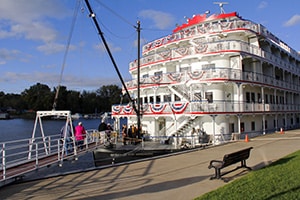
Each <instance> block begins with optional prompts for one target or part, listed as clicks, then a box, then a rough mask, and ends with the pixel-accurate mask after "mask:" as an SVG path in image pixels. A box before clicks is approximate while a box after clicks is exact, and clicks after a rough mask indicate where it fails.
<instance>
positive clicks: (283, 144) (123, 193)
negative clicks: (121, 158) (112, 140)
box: [0, 130, 300, 200]
mask: <svg viewBox="0 0 300 200" xmlns="http://www.w3.org/2000/svg"><path fill="white" fill-rule="evenodd" d="M299 142H300V130H293V131H286V132H285V134H280V133H273V134H267V135H263V136H260V137H256V138H250V139H249V141H247V142H245V141H244V140H240V141H234V142H229V143H226V144H224V145H218V146H211V147H207V148H204V149H194V150H191V151H185V152H184V153H178V154H176V155H168V156H161V157H157V158H151V159H147V160H143V161H136V162H132V163H125V164H116V165H114V166H112V167H94V168H93V167H91V168H89V169H86V170H84V169H81V170H79V171H73V172H72V173H65V174H63V175H57V176H53V177H48V178H41V179H38V180H31V181H24V182H20V183H18V184H12V185H8V186H5V187H3V188H0V196H1V198H2V199H29V198H30V199H33V200H34V199H45V200H51V199H102V200H105V199H119V200H127V199H128V200H129V199H130V200H137V199H147V200H151V199H153V200H154V199H155V200H156V199H180V200H185V199H186V200H191V199H194V198H196V197H198V196H201V195H202V194H205V193H207V192H210V191H212V190H215V189H217V188H219V187H221V186H223V185H225V184H228V183H230V182H232V181H234V180H236V179H238V178H239V177H241V176H244V175H245V174H247V173H249V172H248V171H247V170H244V169H241V170H237V171H235V172H232V173H229V174H227V175H225V176H224V177H223V178H225V179H226V180H227V181H226V182H225V181H222V180H210V177H211V176H212V175H213V174H214V171H213V170H212V169H208V164H209V161H210V160H212V159H221V158H222V157H223V155H224V154H226V153H231V152H234V151H236V150H238V149H243V148H246V147H250V146H251V147H253V150H252V151H251V155H250V158H249V159H248V160H247V165H248V166H249V167H251V168H252V169H253V170H259V169H260V168H262V167H264V166H267V165H269V164H271V163H273V162H274V161H276V160H278V159H280V158H282V157H284V156H286V155H288V154H290V153H293V152H295V151H297V150H299V149H300V146H299ZM233 167H234V166H233Z"/></svg>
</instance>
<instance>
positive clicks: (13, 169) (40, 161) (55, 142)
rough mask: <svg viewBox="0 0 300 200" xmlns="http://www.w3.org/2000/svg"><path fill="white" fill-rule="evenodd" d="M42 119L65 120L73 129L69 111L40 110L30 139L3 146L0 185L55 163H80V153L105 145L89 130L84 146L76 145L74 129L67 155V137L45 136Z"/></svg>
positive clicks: (98, 136) (11, 142) (3, 144)
mask: <svg viewBox="0 0 300 200" xmlns="http://www.w3.org/2000/svg"><path fill="white" fill-rule="evenodd" d="M43 117H60V118H65V120H66V123H65V126H68V125H70V126H71V127H72V126H73V125H72V118H71V112H70V111H55V110H52V111H37V116H36V119H35V123H34V128H33V132H32V137H31V138H30V139H21V140H14V141H8V142H3V143H0V145H1V147H0V148H1V149H0V158H1V161H2V162H1V163H0V186H1V185H4V184H7V183H10V182H12V181H15V180H16V179H18V178H21V177H22V176H23V175H24V174H25V173H28V172H30V171H34V170H37V169H39V168H42V167H45V166H50V165H52V164H58V165H59V166H62V165H63V161H64V160H65V159H74V160H77V159H78V157H79V155H80V154H83V153H85V152H87V151H93V150H95V149H97V148H99V147H101V146H103V145H104V144H103V140H101V139H100V133H99V132H98V131H97V130H86V132H87V133H86V137H85V142H84V144H83V146H81V147H80V146H76V143H75V137H74V131H73V127H72V128H71V129H72V130H71V131H72V137H71V141H72V144H73V145H72V146H73V151H72V152H68V154H67V152H65V149H64V148H63V147H64V144H65V142H66V138H61V134H55V135H50V136H46V134H45V132H44V129H43V123H42V118H43ZM38 128H40V131H38ZM64 130H66V128H65V129H64ZM38 132H40V133H41V136H38V135H37V134H38ZM64 135H66V134H64Z"/></svg>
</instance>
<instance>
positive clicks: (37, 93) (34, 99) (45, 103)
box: [21, 83, 54, 111]
mask: <svg viewBox="0 0 300 200" xmlns="http://www.w3.org/2000/svg"><path fill="white" fill-rule="evenodd" d="M21 95H22V98H23V99H24V101H25V102H26V104H27V105H28V109H32V110H35V111H36V110H50V109H52V104H53V99H54V94H53V93H52V92H51V90H50V88H49V87H48V86H47V85H44V84H40V83H37V84H36V85H33V86H31V87H30V88H29V89H26V90H24V92H22V93H21Z"/></svg>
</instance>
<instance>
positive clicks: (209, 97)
mask: <svg viewBox="0 0 300 200" xmlns="http://www.w3.org/2000/svg"><path fill="white" fill-rule="evenodd" d="M205 98H206V100H207V102H208V103H212V102H213V101H214V100H213V93H212V92H205Z"/></svg>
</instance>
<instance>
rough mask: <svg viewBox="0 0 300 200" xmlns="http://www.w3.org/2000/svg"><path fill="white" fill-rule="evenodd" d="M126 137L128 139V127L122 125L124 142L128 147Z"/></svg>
mask: <svg viewBox="0 0 300 200" xmlns="http://www.w3.org/2000/svg"><path fill="white" fill-rule="evenodd" d="M126 137H127V125H126V124H123V125H122V140H123V145H126Z"/></svg>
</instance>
